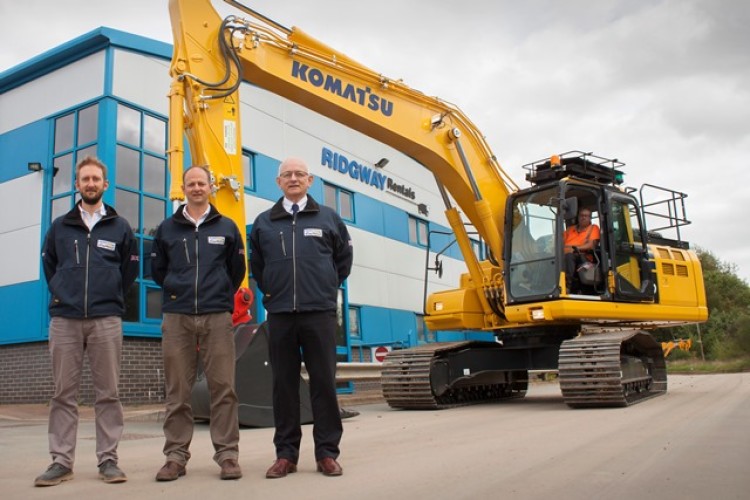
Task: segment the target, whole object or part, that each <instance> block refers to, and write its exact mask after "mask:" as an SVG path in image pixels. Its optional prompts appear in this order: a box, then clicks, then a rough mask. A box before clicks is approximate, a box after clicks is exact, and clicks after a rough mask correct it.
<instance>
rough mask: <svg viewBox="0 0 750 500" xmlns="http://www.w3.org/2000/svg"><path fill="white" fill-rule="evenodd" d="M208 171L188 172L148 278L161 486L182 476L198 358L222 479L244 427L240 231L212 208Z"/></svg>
mask: <svg viewBox="0 0 750 500" xmlns="http://www.w3.org/2000/svg"><path fill="white" fill-rule="evenodd" d="M210 178H211V176H210V173H209V171H208V170H207V169H206V168H204V167H200V166H194V167H191V168H189V169H187V170H186V171H185V173H184V175H183V186H182V190H183V192H184V193H185V197H186V198H187V203H186V204H185V205H182V206H180V207H179V208H178V209H177V210H176V211H175V213H174V215H172V217H169V218H168V219H166V220H164V221H163V222H162V223H161V224H160V225H159V228H158V229H157V230H156V236H155V237H154V245H153V252H152V254H151V271H152V275H153V278H154V281H156V283H158V284H159V285H160V286H161V287H162V291H163V294H162V297H163V298H162V312H163V319H162V354H163V356H164V378H165V382H166V392H167V405H166V416H165V419H164V425H163V428H164V437H165V443H164V455H165V456H166V463H165V464H164V466H163V467H162V468H161V469H160V470H159V472H158V473H157V474H156V480H157V481H173V480H175V479H177V478H178V477H180V476H183V475H185V466H186V465H187V462H188V460H189V459H190V451H189V447H190V441H191V440H192V437H193V415H192V411H191V408H190V398H191V393H192V389H193V384H194V382H195V378H196V373H197V367H198V355H200V356H201V359H202V361H203V368H204V371H205V374H206V380H207V382H208V389H209V393H210V397H211V423H210V426H211V441H212V442H213V445H214V450H215V453H214V460H215V461H216V463H218V464H219V465H220V466H221V473H220V477H221V479H239V478H240V477H242V471H241V470H240V466H239V463H238V456H239V440H240V431H239V421H238V416H237V394H236V393H235V390H234V377H235V373H234V371H235V352H234V331H233V328H232V308H233V306H234V293H235V291H236V290H237V288H239V286H240V284H241V283H242V281H243V279H244V278H245V273H246V270H247V267H246V264H245V250H244V245H243V239H242V236H241V235H240V232H239V230H238V229H237V225H236V224H235V223H234V221H232V220H231V219H229V218H226V217H223V216H222V215H221V214H220V213H219V212H218V211H217V210H216V209H215V208H214V207H213V206H212V205H211V204H210V203H209V196H210V195H211V181H210Z"/></svg>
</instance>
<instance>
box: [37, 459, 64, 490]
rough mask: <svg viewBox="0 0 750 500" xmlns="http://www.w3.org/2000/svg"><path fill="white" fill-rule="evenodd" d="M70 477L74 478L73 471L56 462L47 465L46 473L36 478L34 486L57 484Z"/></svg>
mask: <svg viewBox="0 0 750 500" xmlns="http://www.w3.org/2000/svg"><path fill="white" fill-rule="evenodd" d="M70 479H73V471H72V470H70V469H68V468H67V467H65V466H64V465H62V464H58V463H57V462H55V463H53V464H52V465H50V466H49V467H47V470H46V471H45V472H44V474H42V475H40V476H38V477H37V478H36V479H34V486H56V485H58V484H60V483H62V482H63V481H68V480H70Z"/></svg>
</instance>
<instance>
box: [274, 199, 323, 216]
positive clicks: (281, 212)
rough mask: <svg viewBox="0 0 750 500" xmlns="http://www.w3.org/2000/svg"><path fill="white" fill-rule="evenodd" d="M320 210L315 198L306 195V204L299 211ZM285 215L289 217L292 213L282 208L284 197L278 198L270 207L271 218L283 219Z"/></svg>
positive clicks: (305, 212)
mask: <svg viewBox="0 0 750 500" xmlns="http://www.w3.org/2000/svg"><path fill="white" fill-rule="evenodd" d="M317 212H320V205H318V202H317V201H315V199H314V198H313V197H312V196H310V195H309V194H308V195H307V205H305V208H304V209H302V210H300V212H299V213H301V214H308V213H317ZM286 217H289V218H291V217H292V214H290V213H289V212H287V211H286V209H284V197H283V196H282V197H281V198H279V199H278V201H277V202H276V203H274V205H273V206H272V207H271V220H279V219H284V218H286Z"/></svg>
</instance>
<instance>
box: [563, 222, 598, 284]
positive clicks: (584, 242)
mask: <svg viewBox="0 0 750 500" xmlns="http://www.w3.org/2000/svg"><path fill="white" fill-rule="evenodd" d="M600 237H601V235H600V232H599V226H597V225H596V224H592V223H591V210H590V209H588V208H581V209H580V210H579V211H578V218H577V221H576V224H573V225H571V226H570V227H569V228H568V229H566V230H565V234H564V235H563V245H564V248H563V251H564V254H565V262H564V264H565V287H566V289H567V290H566V291H567V293H568V294H570V293H573V277H574V276H575V273H576V271H577V270H578V267H579V266H580V265H581V264H584V263H585V261H588V262H591V261H593V256H592V254H593V251H594V249H595V248H596V246H597V245H598V244H599V239H600Z"/></svg>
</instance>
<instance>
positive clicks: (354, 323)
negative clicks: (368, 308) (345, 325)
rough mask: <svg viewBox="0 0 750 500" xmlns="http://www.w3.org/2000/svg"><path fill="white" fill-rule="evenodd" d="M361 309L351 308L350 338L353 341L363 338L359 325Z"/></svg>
mask: <svg viewBox="0 0 750 500" xmlns="http://www.w3.org/2000/svg"><path fill="white" fill-rule="evenodd" d="M359 309H360V308H359V307H355V306H349V337H350V338H353V339H360V338H362V334H361V333H360V325H359V316H360V315H359V312H360V311H359Z"/></svg>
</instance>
